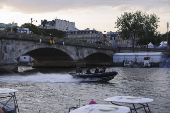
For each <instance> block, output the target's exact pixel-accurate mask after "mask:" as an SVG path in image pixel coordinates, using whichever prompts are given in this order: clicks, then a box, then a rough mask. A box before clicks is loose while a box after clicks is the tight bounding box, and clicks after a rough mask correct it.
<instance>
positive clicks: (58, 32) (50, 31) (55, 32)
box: [21, 23, 66, 38]
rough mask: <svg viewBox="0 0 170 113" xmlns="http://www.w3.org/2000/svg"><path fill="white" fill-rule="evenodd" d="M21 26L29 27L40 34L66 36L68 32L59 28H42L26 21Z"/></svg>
mask: <svg viewBox="0 0 170 113" xmlns="http://www.w3.org/2000/svg"><path fill="white" fill-rule="evenodd" d="M21 27H24V28H29V29H30V31H32V32H33V33H34V34H38V35H45V36H52V37H58V38H64V37H65V36H66V33H65V32H64V31H61V30H57V29H42V28H39V27H37V26H35V25H34V24H31V23H25V24H23V25H21Z"/></svg>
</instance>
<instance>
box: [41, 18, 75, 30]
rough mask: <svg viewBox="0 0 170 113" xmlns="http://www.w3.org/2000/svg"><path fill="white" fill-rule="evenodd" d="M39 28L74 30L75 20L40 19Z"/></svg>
mask: <svg viewBox="0 0 170 113" xmlns="http://www.w3.org/2000/svg"><path fill="white" fill-rule="evenodd" d="M40 28H44V29H58V30H61V31H75V30H76V27H75V22H69V21H66V20H60V19H55V20H52V21H47V20H41V25H40Z"/></svg>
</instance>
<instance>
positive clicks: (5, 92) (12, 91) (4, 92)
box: [0, 88, 18, 94]
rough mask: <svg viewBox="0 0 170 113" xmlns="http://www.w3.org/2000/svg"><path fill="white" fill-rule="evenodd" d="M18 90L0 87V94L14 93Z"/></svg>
mask: <svg viewBox="0 0 170 113" xmlns="http://www.w3.org/2000/svg"><path fill="white" fill-rule="evenodd" d="M17 91H18V90H15V89H9V88H0V94H8V93H15V92H17Z"/></svg>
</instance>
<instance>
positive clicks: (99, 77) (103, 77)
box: [70, 71, 118, 81]
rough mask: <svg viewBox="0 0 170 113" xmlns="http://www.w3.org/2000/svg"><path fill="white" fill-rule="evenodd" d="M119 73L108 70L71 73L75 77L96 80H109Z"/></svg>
mask: <svg viewBox="0 0 170 113" xmlns="http://www.w3.org/2000/svg"><path fill="white" fill-rule="evenodd" d="M117 74H118V73H117V72H115V71H113V72H106V73H92V74H81V73H70V75H72V76H73V78H75V79H90V80H94V81H109V80H111V79H113V78H114V77H115V76H116V75H117Z"/></svg>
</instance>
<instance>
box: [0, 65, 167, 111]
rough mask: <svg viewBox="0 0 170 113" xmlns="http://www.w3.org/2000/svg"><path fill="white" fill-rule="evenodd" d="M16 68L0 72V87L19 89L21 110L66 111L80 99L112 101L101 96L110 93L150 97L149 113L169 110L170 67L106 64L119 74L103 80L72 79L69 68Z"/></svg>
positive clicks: (108, 69) (106, 96) (109, 69)
mask: <svg viewBox="0 0 170 113" xmlns="http://www.w3.org/2000/svg"><path fill="white" fill-rule="evenodd" d="M92 70H93V71H94V68H93V69H92ZM19 71H20V72H19V73H0V74H1V75H0V88H13V89H17V90H19V91H18V92H17V93H16V95H17V100H18V105H19V110H20V113H68V109H69V108H70V107H73V106H77V105H79V99H80V106H83V105H86V104H88V103H89V101H91V99H93V100H95V101H96V102H97V103H100V104H111V103H109V102H105V101H104V99H106V98H108V97H112V96H138V97H146V98H152V99H153V100H154V101H153V102H151V103H149V106H150V109H151V111H152V113H170V68H124V67H109V68H107V70H106V71H117V72H118V75H117V76H116V77H115V78H114V79H112V80H110V81H109V82H105V83H104V82H103V83H102V82H89V81H88V80H86V81H82V80H81V79H73V78H72V76H70V75H69V74H68V73H71V72H75V69H71V68H70V69H63V68H58V69H32V68H26V67H20V68H19ZM128 106H131V105H128ZM139 112H140V113H144V111H142V110H140V111H139Z"/></svg>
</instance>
